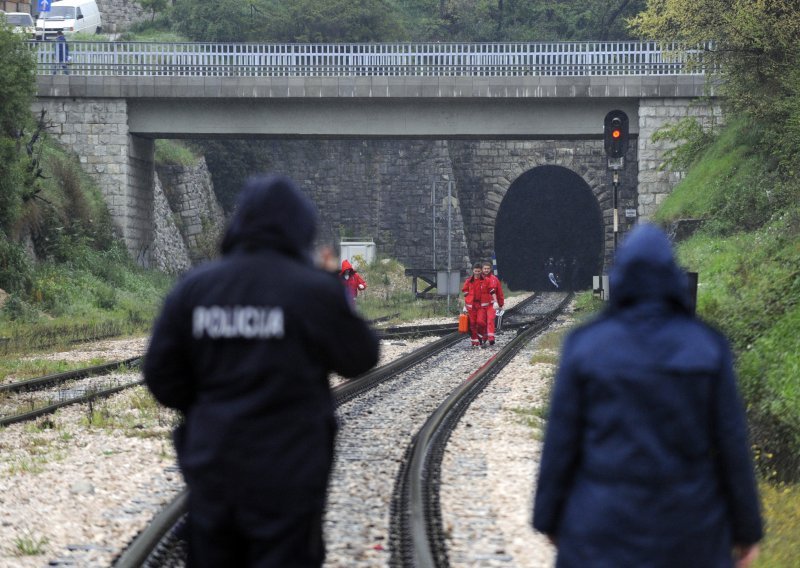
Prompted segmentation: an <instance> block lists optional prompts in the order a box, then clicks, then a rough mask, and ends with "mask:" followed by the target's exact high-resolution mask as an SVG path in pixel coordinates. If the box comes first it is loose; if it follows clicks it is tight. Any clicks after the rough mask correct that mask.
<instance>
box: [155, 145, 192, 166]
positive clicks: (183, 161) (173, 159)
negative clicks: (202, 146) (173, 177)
mask: <svg viewBox="0 0 800 568" xmlns="http://www.w3.org/2000/svg"><path fill="white" fill-rule="evenodd" d="M155 146H156V156H155V160H156V164H160V165H169V166H191V165H194V164H196V163H197V160H198V157H197V156H196V155H195V153H194V152H193V151H192V150H191V149H190V148H189V147H188V146H187V145H186V144H184V143H183V142H181V141H179V140H165V139H158V140H156V142H155Z"/></svg>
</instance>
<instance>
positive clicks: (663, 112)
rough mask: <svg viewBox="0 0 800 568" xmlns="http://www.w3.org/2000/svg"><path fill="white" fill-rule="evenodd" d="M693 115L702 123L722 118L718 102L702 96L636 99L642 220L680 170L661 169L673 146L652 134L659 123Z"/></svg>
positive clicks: (678, 174)
mask: <svg viewBox="0 0 800 568" xmlns="http://www.w3.org/2000/svg"><path fill="white" fill-rule="evenodd" d="M690 116H691V117H694V118H696V119H697V120H699V121H701V122H702V123H703V124H704V125H709V124H711V123H712V122H714V121H716V122H717V123H719V121H721V119H722V110H721V108H720V107H719V105H712V104H709V103H708V102H706V101H704V100H703V99H689V98H686V99H641V100H640V101H639V140H638V152H639V176H638V186H639V211H638V213H639V218H640V219H643V220H646V219H649V218H650V216H651V215H653V213H654V212H655V210H656V209H657V208H658V205H659V204H660V203H661V202H663V201H664V199H666V198H667V196H668V195H669V194H670V193H671V192H672V189H673V188H674V187H675V186H676V185H677V184H678V182H679V181H680V180H681V178H682V176H683V174H682V173H681V172H671V171H668V170H666V169H661V165H662V164H663V162H664V153H665V152H666V151H667V150H669V149H670V148H673V147H675V145H676V143H673V142H670V141H668V140H661V141H659V142H653V140H652V136H653V134H654V133H655V132H656V130H658V129H659V128H661V127H662V126H665V125H667V124H671V123H676V122H678V121H680V120H681V119H683V118H685V117H690Z"/></svg>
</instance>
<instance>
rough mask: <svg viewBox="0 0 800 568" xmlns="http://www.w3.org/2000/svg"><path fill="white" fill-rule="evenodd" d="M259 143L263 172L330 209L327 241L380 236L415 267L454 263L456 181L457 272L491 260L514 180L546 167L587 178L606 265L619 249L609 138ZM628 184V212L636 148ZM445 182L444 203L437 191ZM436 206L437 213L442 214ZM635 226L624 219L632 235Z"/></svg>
mask: <svg viewBox="0 0 800 568" xmlns="http://www.w3.org/2000/svg"><path fill="white" fill-rule="evenodd" d="M254 144H259V145H260V146H259V147H260V148H261V149H262V150H261V152H260V153H261V155H262V156H264V158H263V162H262V163H260V164H258V168H259V169H261V170H263V171H273V172H279V173H284V174H286V175H288V176H290V177H291V178H293V179H295V180H296V181H297V182H298V183H299V184H300V186H301V187H302V188H303V189H304V190H305V191H307V192H308V194H309V196H310V197H311V198H312V199H313V200H314V202H315V203H316V204H317V207H318V208H319V209H320V212H321V218H322V219H321V220H322V227H321V231H320V232H321V235H320V240H321V241H323V242H331V243H338V239H339V237H340V236H351V237H352V236H363V237H372V238H373V239H374V240H375V242H376V244H377V246H378V250H379V252H380V253H381V254H386V255H389V256H392V257H395V258H397V259H399V260H400V261H401V262H403V263H404V264H405V265H406V266H407V267H413V268H432V267H433V263H434V249H433V243H434V221H433V218H434V215H436V219H437V221H436V237H435V242H436V253H435V257H436V264H437V266H436V268H438V269H441V268H444V267H445V266H446V261H447V231H446V228H447V186H446V181H447V180H453V181H454V182H455V183H454V186H453V195H452V198H451V203H452V206H451V207H452V209H451V224H452V227H453V236H452V240H451V247H452V249H451V250H452V252H451V263H452V264H451V266H452V267H453V268H467V267H468V266H469V265H470V263H471V262H474V261H477V260H480V259H484V258H489V257H490V256H491V253H492V251H493V250H494V227H495V219H496V217H497V212H498V209H499V207H500V203H501V202H502V200H503V197H504V196H505V193H506V192H507V191H508V188H509V187H510V186H511V184H512V182H513V181H514V180H515V179H517V178H518V177H519V176H520V175H522V174H523V173H524V172H526V171H528V170H530V169H532V168H534V167H536V166H540V165H559V166H563V167H565V168H569V169H571V170H573V171H575V172H576V173H577V174H578V175H580V176H581V177H582V178H583V179H584V180H586V182H587V184H588V185H589V186H590V187H591V189H592V192H593V194H594V195H595V197H596V198H597V200H598V203H599V205H600V208H601V210H602V212H603V217H604V221H605V225H606V251H607V252H606V258H605V260H606V262H608V261H610V255H611V254H612V252H613V238H614V235H613V222H612V214H613V212H612V205H611V203H612V189H611V174H610V173H609V172H608V171H607V170H606V156H605V152H604V151H603V142H602V140H577V141H576V140H526V141H520V140H489V141H476V140H450V141H444V140H439V141H434V140H416V141H410V140H361V141H355V140H270V141H254ZM627 159H628V166H627V168H626V169H625V171H623V172H622V176H621V179H620V184H619V194H618V198H619V204H620V208H636V188H635V184H636V173H635V172H636V166H637V163H636V147H635V144H633V145H631V148H630V149H629V153H628V156H627ZM434 182H435V183H436V196H435V199H433V197H434V196H433V195H432V189H433V185H434ZM434 205H435V209H436V211H435V212H434ZM634 221H635V219H625V218H624V216H623V217H621V231H622V232H624V231H625V230H627V228H628V227H629V226H630V225H632V224H633V222H634Z"/></svg>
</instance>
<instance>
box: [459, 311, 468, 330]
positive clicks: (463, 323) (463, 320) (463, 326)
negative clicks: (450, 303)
mask: <svg viewBox="0 0 800 568" xmlns="http://www.w3.org/2000/svg"><path fill="white" fill-rule="evenodd" d="M467 332H469V316H467V314H461V315H460V316H458V333H467Z"/></svg>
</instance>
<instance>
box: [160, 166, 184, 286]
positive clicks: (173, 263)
mask: <svg viewBox="0 0 800 568" xmlns="http://www.w3.org/2000/svg"><path fill="white" fill-rule="evenodd" d="M175 217H176V215H175V214H174V213H173V211H172V209H170V206H169V202H168V201H167V196H166V195H165V194H164V189H163V188H162V187H161V180H160V179H159V177H158V176H157V175H156V176H155V180H154V189H153V220H154V223H153V254H152V264H153V266H154V267H155V268H157V269H158V270H161V271H162V272H166V273H168V274H180V273H182V272H185V271H186V270H188V269H189V268H191V266H192V259H191V258H190V256H189V248H188V247H187V246H186V243H185V242H184V240H183V235H182V234H181V232H180V230H179V229H178V224H177V223H176V222H175Z"/></svg>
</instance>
